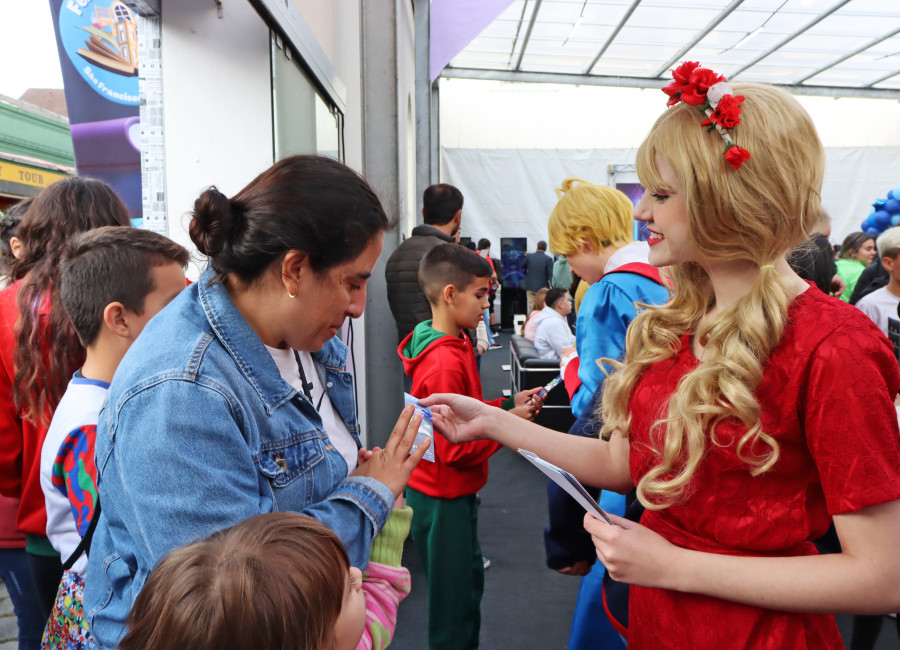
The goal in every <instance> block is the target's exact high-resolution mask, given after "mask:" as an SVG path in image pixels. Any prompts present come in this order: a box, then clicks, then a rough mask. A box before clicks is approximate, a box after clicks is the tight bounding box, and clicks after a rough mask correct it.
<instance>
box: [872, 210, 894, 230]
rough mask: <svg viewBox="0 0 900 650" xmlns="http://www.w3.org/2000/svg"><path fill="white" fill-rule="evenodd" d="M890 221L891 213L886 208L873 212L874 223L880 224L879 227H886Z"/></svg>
mask: <svg viewBox="0 0 900 650" xmlns="http://www.w3.org/2000/svg"><path fill="white" fill-rule="evenodd" d="M889 223H891V213H890V212H888V211H887V210H878V211H877V212H876V213H875V225H876V226H880V227H881V228H887V226H888V224H889Z"/></svg>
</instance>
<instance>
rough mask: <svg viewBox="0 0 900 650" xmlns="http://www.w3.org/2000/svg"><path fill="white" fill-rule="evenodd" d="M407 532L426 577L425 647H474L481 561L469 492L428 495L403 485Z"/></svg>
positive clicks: (481, 588) (433, 649) (472, 649)
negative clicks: (408, 513)
mask: <svg viewBox="0 0 900 650" xmlns="http://www.w3.org/2000/svg"><path fill="white" fill-rule="evenodd" d="M406 500H407V503H408V504H409V505H410V506H411V507H412V509H413V520H412V528H411V530H410V535H411V536H412V539H413V542H414V543H415V545H416V552H417V553H418V555H419V561H420V562H421V563H422V566H423V567H424V569H425V577H426V579H427V581H428V647H429V650H476V649H477V648H478V633H479V630H480V628H481V597H482V595H483V594H484V563H483V562H484V560H483V559H482V556H481V545H480V544H479V543H478V509H477V506H476V504H475V495H474V494H473V495H469V496H462V497H458V498H456V499H441V498H437V497H430V496H428V495H426V494H422V493H421V492H419V491H417V490H414V489H413V488H407V489H406Z"/></svg>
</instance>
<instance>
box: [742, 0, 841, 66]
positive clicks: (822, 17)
mask: <svg viewBox="0 0 900 650" xmlns="http://www.w3.org/2000/svg"><path fill="white" fill-rule="evenodd" d="M849 2H850V0H840V2H838V3H837V4H836V5H834V6H833V7H832V8H831V9H829V10H828V11H826V12H825V13H823V14H822V15H820V16H818V17H817V18H815V19H814V20H811V21H810V22H808V23H806V24H805V25H804V26H803V27H801V28H800V29H798V30H797V31H796V32H794V33H793V34H791V35H790V36H788V37H787V38H785V39H784V40H782V41H781V42H780V43H778V45H776V46H775V47H773V48H771V49H769V50H768V51H767V52H763V53H762V54H761V55H760V56H758V57H756V58H755V59H753V60H752V61H751V62H750V63H747V64H746V65H744V66H743V67H740V68H738V69H737V70H735V71H734V72H732V73H731V74H730V75H729V77H730V78H731V80H732V81H733V80H734V78H735V77H737V76H738V75H739V74H741V73H742V72H744V70H746V69H747V68H752V67H753V66H755V65H756V64H757V63H759V62H760V61H762V60H763V59H765V58H766V57H768V56H770V55H772V54H773V53H774V52H777V51H778V50H780V49H781V48H782V47H784V46H785V45H787V44H788V43H790V42H791V41H792V40H794V39H795V38H797V37H798V36H800V35H801V34H803V33H804V32H806V31H807V30H809V29H812V28H813V27H815V26H816V25H818V24H819V23H820V22H822V21H823V20H825V19H826V18H828V16H830V15H831V14H833V13H834V12H835V11H837V10H838V9H840V8H841V7H843V6H844V5H845V4H847V3H849Z"/></svg>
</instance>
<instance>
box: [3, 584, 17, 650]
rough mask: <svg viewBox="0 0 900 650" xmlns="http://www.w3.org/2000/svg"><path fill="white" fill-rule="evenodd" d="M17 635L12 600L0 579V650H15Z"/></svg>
mask: <svg viewBox="0 0 900 650" xmlns="http://www.w3.org/2000/svg"><path fill="white" fill-rule="evenodd" d="M18 636H19V631H18V628H17V627H16V615H15V613H14V612H13V606H12V601H11V600H10V599H9V594H8V593H6V585H5V584H3V582H2V581H0V650H16V648H18V647H19V644H18V642H17V641H16V639H17V638H18Z"/></svg>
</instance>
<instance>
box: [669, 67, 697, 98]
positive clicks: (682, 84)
mask: <svg viewBox="0 0 900 650" xmlns="http://www.w3.org/2000/svg"><path fill="white" fill-rule="evenodd" d="M699 66H700V63H699V62H697V61H685V62H684V63H682V64H681V65H680V66H678V67H677V68H675V69H674V70H672V78H673V79H674V80H675V81H673V82H672V83H670V84H669V85H668V86H666V87H665V88H663V89H662V90H663V92H664V93H666V94H667V95H668V96H669V101H668V102H667V103H666V106H674V105H675V104H677V103H678V102H679V101H681V99H680V95H681V92H682V91H683V90H685V89H686V88H688V86H689V83H690V79H691V73H692V72H693V71H694V70H695V69H696V68H698V67H699Z"/></svg>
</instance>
